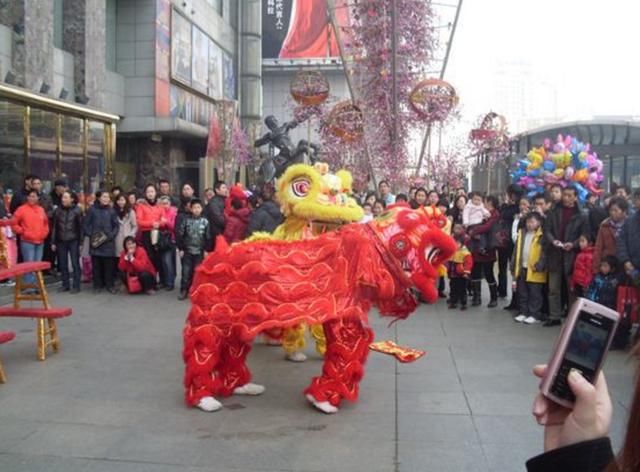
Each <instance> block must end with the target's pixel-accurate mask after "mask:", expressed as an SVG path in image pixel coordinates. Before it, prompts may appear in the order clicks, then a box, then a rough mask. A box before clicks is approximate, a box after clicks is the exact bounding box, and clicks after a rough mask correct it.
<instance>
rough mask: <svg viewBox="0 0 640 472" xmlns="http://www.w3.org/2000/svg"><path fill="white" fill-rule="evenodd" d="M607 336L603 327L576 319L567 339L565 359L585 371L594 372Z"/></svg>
mask: <svg viewBox="0 0 640 472" xmlns="http://www.w3.org/2000/svg"><path fill="white" fill-rule="evenodd" d="M608 335H609V331H608V330H607V329H606V328H605V327H603V326H598V325H596V324H593V323H589V322H587V321H585V320H584V319H583V318H581V317H580V318H578V321H577V323H576V326H575V328H574V330H573V333H572V334H571V338H570V339H569V344H568V346H567V352H566V354H565V358H566V359H568V360H570V361H572V362H575V363H576V364H578V365H581V366H584V367H585V368H587V369H590V370H595V368H596V367H597V365H598V363H599V362H600V359H601V358H602V354H603V352H604V348H605V346H606V344H607V337H608Z"/></svg>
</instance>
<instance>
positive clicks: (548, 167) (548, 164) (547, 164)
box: [542, 161, 556, 172]
mask: <svg viewBox="0 0 640 472" xmlns="http://www.w3.org/2000/svg"><path fill="white" fill-rule="evenodd" d="M542 168H543V169H544V170H546V171H548V172H553V171H554V170H556V165H555V163H554V162H553V161H544V162H543V163H542Z"/></svg>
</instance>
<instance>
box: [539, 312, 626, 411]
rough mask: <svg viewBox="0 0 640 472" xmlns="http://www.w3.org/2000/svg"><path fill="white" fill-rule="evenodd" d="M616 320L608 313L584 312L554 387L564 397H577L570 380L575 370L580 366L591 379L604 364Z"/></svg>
mask: <svg viewBox="0 0 640 472" xmlns="http://www.w3.org/2000/svg"><path fill="white" fill-rule="evenodd" d="M613 326H614V321H613V320H611V319H609V318H606V317H604V316H600V315H596V314H593V313H588V312H586V311H580V313H579V314H578V319H577V320H576V324H575V326H574V328H573V332H572V333H571V337H570V338H569V342H568V344H567V349H566V351H565V354H564V358H563V359H562V364H560V368H559V370H558V374H557V376H556V378H555V380H554V382H553V386H552V388H551V391H552V393H554V394H555V395H556V396H558V397H560V398H564V399H567V400H570V401H574V400H575V396H574V395H573V393H572V392H571V389H570V388H569V385H568V383H567V376H568V375H569V372H570V371H571V369H577V370H579V371H580V372H581V374H582V375H583V376H584V377H585V378H586V379H587V380H588V381H590V382H593V381H594V380H595V375H596V372H597V370H598V368H599V367H600V364H601V362H602V358H603V356H604V354H605V349H606V347H607V342H608V340H609V336H610V334H611V330H612V329H613Z"/></svg>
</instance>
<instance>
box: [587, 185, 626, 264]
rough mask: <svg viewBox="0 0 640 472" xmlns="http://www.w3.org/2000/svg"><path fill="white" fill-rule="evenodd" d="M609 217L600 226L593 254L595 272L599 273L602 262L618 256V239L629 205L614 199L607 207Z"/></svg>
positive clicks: (622, 199) (617, 198)
mask: <svg viewBox="0 0 640 472" xmlns="http://www.w3.org/2000/svg"><path fill="white" fill-rule="evenodd" d="M607 211H608V213H609V217H608V218H607V219H605V220H604V221H603V222H602V223H601V224H600V229H599V230H598V236H597V238H596V244H595V249H594V252H593V272H594V273H598V271H599V270H600V262H602V260H603V259H604V258H605V257H607V256H616V255H617V252H618V243H617V241H618V238H619V237H620V232H621V230H622V226H623V225H624V222H625V221H626V219H627V215H628V212H629V204H628V203H627V201H626V200H625V199H624V198H622V197H613V198H612V199H611V200H610V201H609V205H608V206H607Z"/></svg>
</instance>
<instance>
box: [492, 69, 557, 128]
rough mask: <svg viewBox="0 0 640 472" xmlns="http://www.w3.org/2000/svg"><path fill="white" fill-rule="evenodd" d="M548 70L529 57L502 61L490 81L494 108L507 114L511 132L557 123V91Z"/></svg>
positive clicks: (504, 114) (502, 113)
mask: <svg viewBox="0 0 640 472" xmlns="http://www.w3.org/2000/svg"><path fill="white" fill-rule="evenodd" d="M546 72H547V71H546V70H545V69H543V68H540V67H535V66H534V64H532V63H531V62H530V61H527V60H526V59H517V60H504V61H499V62H498V63H497V64H496V66H495V67H494V75H493V80H492V81H491V84H490V86H491V96H492V100H491V103H492V104H493V109H494V111H496V112H498V113H500V114H501V115H503V116H505V117H506V119H507V121H508V123H509V131H510V132H511V133H519V132H522V131H525V130H527V129H531V128H535V127H538V126H543V125H545V124H549V123H555V122H557V121H558V120H559V119H560V118H561V117H560V116H559V111H558V110H559V108H558V91H557V90H556V89H555V88H554V87H553V86H552V85H551V84H550V83H549V82H547V81H545V78H544V74H545V73H546Z"/></svg>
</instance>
